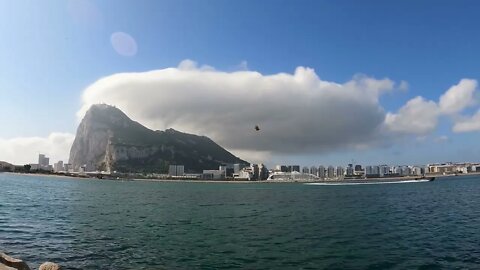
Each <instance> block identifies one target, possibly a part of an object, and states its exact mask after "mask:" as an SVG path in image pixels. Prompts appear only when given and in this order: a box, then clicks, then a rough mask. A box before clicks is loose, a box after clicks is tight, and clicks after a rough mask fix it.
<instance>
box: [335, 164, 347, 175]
mask: <svg viewBox="0 0 480 270" xmlns="http://www.w3.org/2000/svg"><path fill="white" fill-rule="evenodd" d="M344 174H345V169H343V167H342V166H337V169H336V175H337V177H342V176H343V175H344Z"/></svg>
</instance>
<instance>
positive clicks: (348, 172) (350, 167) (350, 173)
mask: <svg viewBox="0 0 480 270" xmlns="http://www.w3.org/2000/svg"><path fill="white" fill-rule="evenodd" d="M354 172H355V171H354V169H353V165H352V164H348V167H347V169H346V172H345V175H346V176H353V175H354Z"/></svg>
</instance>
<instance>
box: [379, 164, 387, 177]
mask: <svg viewBox="0 0 480 270" xmlns="http://www.w3.org/2000/svg"><path fill="white" fill-rule="evenodd" d="M388 175H390V167H389V166H387V165H380V166H379V176H380V177H384V176H388Z"/></svg>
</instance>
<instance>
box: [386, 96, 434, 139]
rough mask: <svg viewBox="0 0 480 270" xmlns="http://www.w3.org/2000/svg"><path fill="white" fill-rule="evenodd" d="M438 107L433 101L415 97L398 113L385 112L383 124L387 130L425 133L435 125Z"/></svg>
mask: <svg viewBox="0 0 480 270" xmlns="http://www.w3.org/2000/svg"><path fill="white" fill-rule="evenodd" d="M439 113H440V111H439V109H438V106H437V104H436V103H435V102H433V101H431V100H425V99H424V98H423V97H420V96H418V97H415V98H413V99H411V100H409V101H408V102H407V104H405V105H404V106H403V107H402V108H400V110H399V111H398V113H396V114H395V113H387V116H386V118H385V125H386V127H387V129H388V130H389V131H393V132H399V133H404V134H416V135H425V134H427V133H430V132H432V131H433V130H434V129H435V128H436V127H437V122H438V116H439Z"/></svg>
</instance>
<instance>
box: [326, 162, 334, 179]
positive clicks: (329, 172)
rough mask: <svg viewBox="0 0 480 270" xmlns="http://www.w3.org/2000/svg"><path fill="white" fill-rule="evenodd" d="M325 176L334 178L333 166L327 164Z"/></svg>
mask: <svg viewBox="0 0 480 270" xmlns="http://www.w3.org/2000/svg"><path fill="white" fill-rule="evenodd" d="M327 177H328V178H335V168H334V167H333V166H331V165H330V166H328V168H327Z"/></svg>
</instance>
